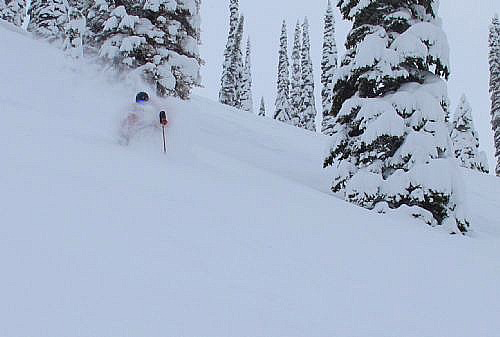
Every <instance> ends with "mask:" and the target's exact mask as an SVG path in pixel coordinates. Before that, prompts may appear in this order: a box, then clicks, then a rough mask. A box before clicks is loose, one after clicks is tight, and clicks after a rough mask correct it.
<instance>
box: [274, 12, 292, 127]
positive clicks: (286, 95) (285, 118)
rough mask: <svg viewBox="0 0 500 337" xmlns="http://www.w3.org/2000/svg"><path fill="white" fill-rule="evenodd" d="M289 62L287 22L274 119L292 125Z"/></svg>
mask: <svg viewBox="0 0 500 337" xmlns="http://www.w3.org/2000/svg"><path fill="white" fill-rule="evenodd" d="M289 67H290V65H289V62H288V36H287V31H286V21H284V20H283V25H282V27H281V37H280V49H279V52H278V83H277V84H278V85H277V94H276V102H275V103H274V116H273V117H274V119H277V120H279V121H282V122H285V123H291V115H290V101H289V99H290V70H289Z"/></svg>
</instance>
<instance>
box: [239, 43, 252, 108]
mask: <svg viewBox="0 0 500 337" xmlns="http://www.w3.org/2000/svg"><path fill="white" fill-rule="evenodd" d="M250 53H251V46H250V39H248V40H247V50H246V56H245V65H244V68H243V81H242V92H241V94H240V101H241V109H243V110H245V111H250V112H253V97H252V61H251V55H250Z"/></svg>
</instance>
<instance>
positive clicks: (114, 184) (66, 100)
mask: <svg viewBox="0 0 500 337" xmlns="http://www.w3.org/2000/svg"><path fill="white" fill-rule="evenodd" d="M0 41H1V42H2V45H3V48H2V50H1V51H0V64H1V67H0V111H1V114H0V116H1V120H0V144H1V151H2V155H1V163H0V187H1V189H0V191H1V192H0V266H1V277H0V336H2V337H181V336H182V337H240V336H241V337H332V336H335V337H337V336H338V337H392V336H394V337H443V336H453V337H476V336H480V337H498V336H499V331H500V321H499V319H498V318H499V317H500V301H499V299H500V290H499V289H500V248H499V247H500V224H499V220H498V212H499V210H500V195H499V193H498V192H499V191H500V180H499V179H498V178H496V177H493V176H486V175H482V174H478V173H474V172H472V171H464V173H465V175H466V181H465V182H464V184H465V186H466V188H467V191H468V193H467V195H468V198H469V209H470V213H471V218H472V221H473V223H472V226H473V228H474V229H475V232H474V233H473V237H459V236H448V235H446V234H444V233H443V232H442V231H439V230H434V229H431V228H429V227H426V226H425V225H423V224H422V223H421V222H419V221H412V220H409V219H408V218H407V217H405V216H402V215H401V216H397V215H394V216H392V217H390V216H382V215H378V214H375V213H374V212H370V211H367V210H364V209H361V208H357V207H355V206H353V205H351V204H347V203H345V202H344V201H341V200H339V199H336V198H334V197H333V196H331V195H330V194H328V193H327V192H328V191H327V189H328V185H329V181H330V179H328V177H327V176H325V173H324V172H323V170H322V169H321V164H322V162H321V161H322V158H323V155H324V152H325V146H326V144H328V143H329V140H328V139H326V138H324V137H322V136H317V135H314V134H313V133H309V132H307V131H303V130H300V129H297V128H293V127H291V126H287V125H284V124H281V123H278V122H275V121H272V120H270V119H267V118H262V117H257V116H255V115H252V114H249V113H246V112H240V111H236V110H232V109H230V108H226V107H223V106H221V105H219V104H217V103H214V102H212V101H209V100H206V99H203V98H199V97H195V98H193V100H192V101H191V102H179V101H177V100H168V101H166V102H165V104H166V106H167V107H168V110H169V115H170V120H171V124H170V128H169V131H168V146H169V154H168V155H167V156H164V155H163V154H162V153H161V149H162V144H161V135H160V133H159V132H153V133H145V134H143V135H142V136H141V137H138V138H136V139H135V140H134V141H133V142H132V144H131V145H130V146H129V147H122V146H120V145H118V144H117V142H116V128H117V125H118V120H119V118H120V114H122V113H123V112H121V111H120V107H122V106H124V105H126V104H127V103H129V101H130V100H131V99H133V97H135V91H134V89H129V88H125V87H121V86H118V85H115V86H112V85H111V84H109V83H108V82H106V81H105V80H104V79H103V78H102V77H101V76H100V75H95V72H94V71H93V70H92V69H90V68H88V67H87V66H83V67H84V69H85V71H75V70H74V69H75V67H77V65H75V64H72V63H70V61H67V60H66V59H64V58H63V56H62V52H60V51H58V50H56V49H53V48H52V47H50V46H48V45H45V44H42V43H39V42H34V41H32V40H31V39H30V38H29V37H27V36H25V35H21V34H19V33H16V32H15V31H12V30H9V29H8V28H6V27H5V25H4V24H0ZM87 68H88V69H87Z"/></svg>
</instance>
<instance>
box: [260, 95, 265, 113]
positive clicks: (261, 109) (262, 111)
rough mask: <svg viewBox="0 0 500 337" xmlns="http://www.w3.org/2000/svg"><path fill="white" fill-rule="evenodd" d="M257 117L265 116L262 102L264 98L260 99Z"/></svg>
mask: <svg viewBox="0 0 500 337" xmlns="http://www.w3.org/2000/svg"><path fill="white" fill-rule="evenodd" d="M259 116H261V117H265V116H266V103H265V102H264V97H261V99H260V108H259Z"/></svg>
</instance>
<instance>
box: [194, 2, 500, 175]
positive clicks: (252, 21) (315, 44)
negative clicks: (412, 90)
mask: <svg viewBox="0 0 500 337" xmlns="http://www.w3.org/2000/svg"><path fill="white" fill-rule="evenodd" d="M336 2H337V1H336V0H332V4H336ZM228 3H229V0H203V1H202V20H203V23H202V30H203V31H202V34H203V35H202V39H203V45H202V47H201V54H202V57H203V58H204V59H205V61H206V65H205V66H204V67H203V70H202V76H203V85H204V88H201V89H197V90H196V93H197V94H199V95H202V96H206V97H209V98H212V99H215V100H216V99H217V97H218V91H219V85H220V73H221V69H222V60H223V53H224V47H225V44H226V39H227V31H228V21H229V19H228V15H229V14H228V11H229V10H228ZM326 3H327V1H326V0H308V1H303V0H240V9H241V12H242V14H244V15H245V35H246V36H250V38H251V41H252V48H253V50H252V66H253V69H252V71H253V94H254V106H255V109H256V108H257V106H258V103H259V102H260V97H261V96H264V99H265V100H266V108H267V110H268V113H269V111H272V110H273V108H274V99H275V95H276V88H275V87H276V75H277V60H278V42H279V36H280V32H281V22H282V20H283V19H285V20H286V21H287V23H288V32H289V34H288V42H289V52H290V51H291V44H292V42H293V29H294V27H295V23H296V21H297V19H299V18H300V19H301V20H302V19H303V18H304V16H307V17H308V19H309V23H310V30H311V31H310V34H311V54H312V58H313V63H314V68H315V73H314V76H315V80H316V99H317V102H316V104H317V108H318V111H321V109H320V101H319V100H320V95H319V93H320V84H319V78H320V62H321V46H322V43H323V41H322V40H323V16H324V12H325V10H326ZM334 12H335V16H336V29H337V37H336V38H337V46H338V49H339V53H340V55H342V54H343V53H344V50H345V49H344V41H345V36H346V35H347V32H348V31H349V29H350V23H349V22H346V21H343V20H342V19H341V17H340V13H339V11H338V9H337V8H335V11H334ZM495 12H500V1H498V0H472V1H471V0H441V10H440V16H441V17H442V19H443V27H444V29H445V31H446V33H447V35H448V40H449V42H450V47H451V52H450V54H451V63H452V69H451V72H452V74H451V77H450V80H449V82H448V88H449V94H450V99H451V103H452V112H454V111H455V107H456V103H457V102H458V99H459V98H460V95H461V94H462V93H466V94H467V96H468V98H469V101H470V103H471V105H472V108H473V109H474V119H475V123H476V128H477V129H478V131H479V134H480V141H481V147H482V148H483V149H484V150H485V151H486V152H487V154H488V158H489V160H490V169H491V168H493V167H494V166H493V162H494V161H493V153H494V150H493V135H492V132H491V131H490V130H491V129H490V115H489V107H490V101H489V93H488V81H489V72H488V26H489V24H490V22H491V17H492V16H493V14H494V13H495Z"/></svg>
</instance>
